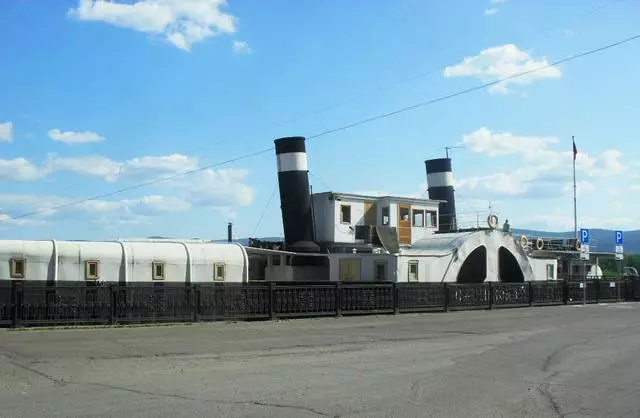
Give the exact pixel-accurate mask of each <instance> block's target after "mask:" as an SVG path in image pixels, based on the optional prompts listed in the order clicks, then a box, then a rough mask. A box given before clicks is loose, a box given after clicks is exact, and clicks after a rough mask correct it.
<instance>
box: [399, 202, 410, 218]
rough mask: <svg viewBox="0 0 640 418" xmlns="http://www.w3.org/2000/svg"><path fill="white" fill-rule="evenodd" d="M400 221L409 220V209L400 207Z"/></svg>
mask: <svg viewBox="0 0 640 418" xmlns="http://www.w3.org/2000/svg"><path fill="white" fill-rule="evenodd" d="M400 219H401V220H403V221H408V220H409V208H408V207H404V206H401V207H400Z"/></svg>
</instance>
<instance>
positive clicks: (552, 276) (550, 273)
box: [547, 264, 556, 280]
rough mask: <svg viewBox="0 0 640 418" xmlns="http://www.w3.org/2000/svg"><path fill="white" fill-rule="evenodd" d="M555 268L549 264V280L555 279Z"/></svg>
mask: <svg viewBox="0 0 640 418" xmlns="http://www.w3.org/2000/svg"><path fill="white" fill-rule="evenodd" d="M555 273H556V272H555V268H554V265H553V264H547V280H553V279H554V278H555Z"/></svg>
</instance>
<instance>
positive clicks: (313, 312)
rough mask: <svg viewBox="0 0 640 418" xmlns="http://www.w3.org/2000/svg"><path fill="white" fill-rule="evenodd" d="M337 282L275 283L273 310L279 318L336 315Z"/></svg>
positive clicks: (272, 296)
mask: <svg viewBox="0 0 640 418" xmlns="http://www.w3.org/2000/svg"><path fill="white" fill-rule="evenodd" d="M337 295H338V286H337V285H336V284H329V283H327V284H317V285H316V284H306V283H286V284H285V283H274V284H273V287H272V295H271V301H272V302H273V308H272V312H273V314H274V315H275V316H276V317H279V318H287V317H289V318H291V317H301V316H329V315H336V314H337V309H338V304H337V300H338V298H337Z"/></svg>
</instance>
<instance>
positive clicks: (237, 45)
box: [232, 40, 253, 54]
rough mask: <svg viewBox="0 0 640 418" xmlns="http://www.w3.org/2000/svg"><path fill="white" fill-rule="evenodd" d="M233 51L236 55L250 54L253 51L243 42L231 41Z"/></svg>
mask: <svg viewBox="0 0 640 418" xmlns="http://www.w3.org/2000/svg"><path fill="white" fill-rule="evenodd" d="M232 45H233V51H234V52H236V53H238V54H250V53H251V52H253V50H252V49H251V48H250V47H249V44H247V43H246V42H245V41H237V40H236V41H233V44H232Z"/></svg>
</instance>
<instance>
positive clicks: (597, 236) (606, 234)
mask: <svg viewBox="0 0 640 418" xmlns="http://www.w3.org/2000/svg"><path fill="white" fill-rule="evenodd" d="M590 232H591V237H590V240H591V243H590V244H589V247H590V249H592V250H594V251H605V252H614V251H615V245H616V243H615V231H614V230H612V229H592V230H591V231H590ZM522 234H525V235H527V236H529V237H545V238H573V236H574V233H573V231H570V232H549V231H535V230H530V229H513V235H514V236H515V237H518V236H520V235H522ZM624 252H625V254H640V230H635V231H624Z"/></svg>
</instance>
